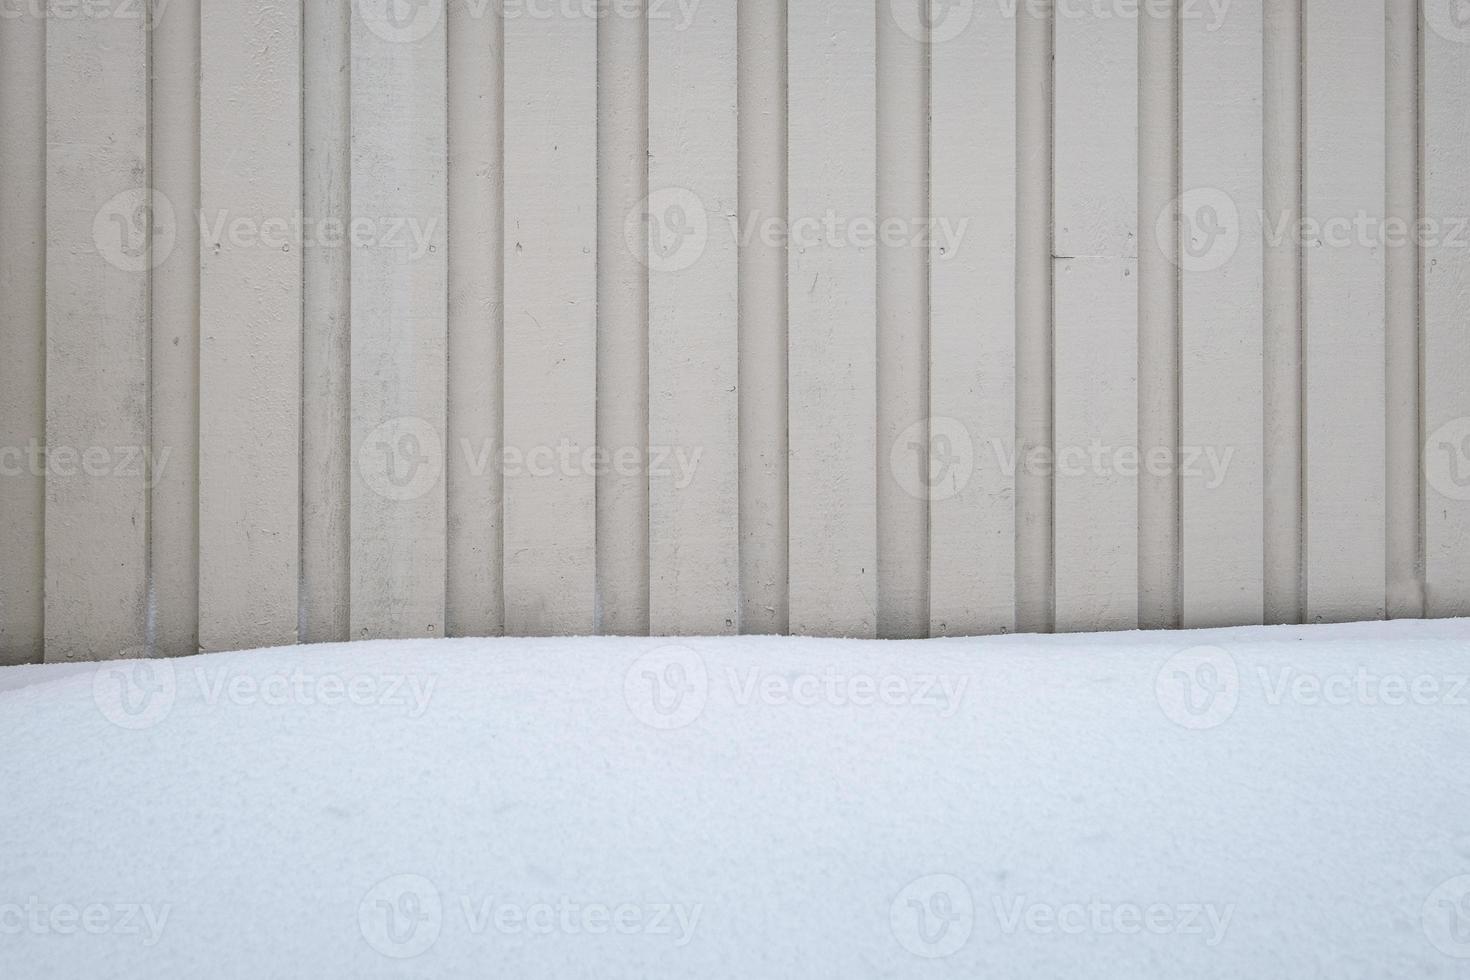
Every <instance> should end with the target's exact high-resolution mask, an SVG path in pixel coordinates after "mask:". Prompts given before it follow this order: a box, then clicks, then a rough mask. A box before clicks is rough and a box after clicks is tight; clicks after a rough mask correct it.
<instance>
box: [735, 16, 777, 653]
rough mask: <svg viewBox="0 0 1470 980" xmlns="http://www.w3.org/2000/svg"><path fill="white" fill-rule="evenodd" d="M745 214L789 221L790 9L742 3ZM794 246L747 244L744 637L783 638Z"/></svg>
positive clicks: (743, 281)
mask: <svg viewBox="0 0 1470 980" xmlns="http://www.w3.org/2000/svg"><path fill="white" fill-rule="evenodd" d="M738 18H739V21H740V25H739V47H740V51H739V57H738V61H739V66H738V67H739V76H740V79H739V87H740V93H739V100H740V108H739V113H738V115H739V128H740V133H739V137H740V138H739V142H738V151H737V152H738V155H739V167H738V170H739V183H740V186H739V208H738V211H737V214H738V215H740V218H741V220H742V221H743V222H746V223H756V222H761V221H765V220H769V219H778V220H783V224H784V218H785V217H786V214H787V210H786V3H785V0H742V2H741V3H740V4H738ZM786 270H787V259H786V236H785V234H784V229H782V233H781V234H772V235H771V236H769V237H765V236H760V235H756V236H752V237H751V238H750V239H748V240H745V239H742V241H741V243H740V277H739V278H740V282H739V291H740V293H739V295H740V299H739V306H740V392H739V395H740V397H739V401H740V594H741V599H742V609H741V617H740V628H741V631H742V632H745V633H759V634H769V633H776V634H781V633H785V632H786V631H787V625H788V623H789V614H788V609H789V604H788V596H789V590H788V575H787V547H788V541H789V536H788V524H787V492H786V491H787V473H788V453H787V433H786V425H787V411H786V406H787V369H786V368H787V362H786V352H787V340H786V308H787V305H786Z"/></svg>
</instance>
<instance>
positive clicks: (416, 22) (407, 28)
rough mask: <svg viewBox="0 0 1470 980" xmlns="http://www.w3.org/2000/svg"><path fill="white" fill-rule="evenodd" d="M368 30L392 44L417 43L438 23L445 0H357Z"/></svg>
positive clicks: (360, 14)
mask: <svg viewBox="0 0 1470 980" xmlns="http://www.w3.org/2000/svg"><path fill="white" fill-rule="evenodd" d="M357 12H358V14H359V16H361V17H362V21H363V23H364V24H366V25H367V29H368V30H370V31H372V32H373V33H374V34H375V35H377V36H378V37H380V38H382V39H383V40H384V41H387V42H389V43H390V44H414V43H416V42H418V41H422V40H423V39H424V38H426V37H428V36H429V35H430V34H432V33H433V31H434V28H436V27H438V26H439V20H440V18H442V17H443V16H444V0H357Z"/></svg>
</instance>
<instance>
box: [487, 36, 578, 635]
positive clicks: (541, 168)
mask: <svg viewBox="0 0 1470 980" xmlns="http://www.w3.org/2000/svg"><path fill="white" fill-rule="evenodd" d="M596 140H597V21H596V19H595V18H593V17H584V16H570V17H560V16H559V17H553V18H549V19H532V18H529V17H518V18H514V19H507V21H506V25H505V145H506V147H507V151H506V161H505V165H506V166H505V443H506V448H507V450H508V451H509V452H510V453H512V454H514V456H515V459H516V460H521V461H528V462H524V463H518V465H516V466H514V467H510V468H508V471H507V473H506V477H505V616H506V631H507V632H508V633H516V634H531V635H536V634H561V633H589V632H592V631H593V629H594V627H595V625H596V622H597V613H596V606H597V597H596V561H595V538H596V489H597V481H596V474H595V472H594V469H593V467H591V466H587V465H585V460H586V456H587V453H588V452H590V451H592V450H593V447H594V443H595V440H596V419H597V416H596V404H595V402H596V392H597V377H596V373H597V338H596V316H597V311H596V300H597V218H596V214H597V144H596ZM558 457H563V458H565V459H567V460H570V462H569V463H566V464H564V463H563V462H561V461H560V460H559V458H558Z"/></svg>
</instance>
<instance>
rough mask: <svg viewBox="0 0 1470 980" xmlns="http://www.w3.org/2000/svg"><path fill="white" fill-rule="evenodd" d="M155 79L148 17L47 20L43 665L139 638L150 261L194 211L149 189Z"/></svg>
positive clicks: (144, 556) (132, 646) (102, 652)
mask: <svg viewBox="0 0 1470 980" xmlns="http://www.w3.org/2000/svg"><path fill="white" fill-rule="evenodd" d="M8 30H9V29H7V31H8ZM148 87H149V86H148V25H147V24H146V23H144V21H143V20H142V19H141V18H138V17H134V18H97V17H80V18H50V19H48V20H47V23H46V83H45V88H46V137H45V138H46V444H47V451H48V462H47V464H46V466H45V472H46V517H45V524H46V538H45V540H46V638H45V639H46V648H45V656H46V659H47V660H48V661H65V660H95V659H107V658H111V657H117V656H120V655H122V654H124V653H125V652H126V651H129V650H131V651H133V653H134V654H136V652H137V649H138V648H139V647H140V646H141V645H142V644H143V643H144V641H145V640H146V622H145V619H146V615H147V600H148V489H147V484H148V474H147V469H146V467H145V466H144V465H143V451H144V450H145V449H146V448H147V447H148V446H149V436H148V432H149V426H148V415H149V408H148V401H149V384H148V374H149V372H148V360H149V356H148V355H149V347H150V345H151V338H150V336H149V314H150V311H149V300H148V296H149V279H150V276H149V270H150V267H151V266H152V264H153V263H154V261H156V260H157V259H158V258H160V257H162V256H163V255H165V254H166V253H167V252H168V251H169V250H170V249H171V248H172V233H173V232H174V231H175V222H176V221H177V220H188V216H187V215H183V216H179V215H176V214H171V213H170V211H171V208H170V207H169V205H168V203H167V200H166V199H165V198H161V197H159V196H158V195H155V194H153V193H152V191H151V185H150V183H149V182H150V181H151V179H152V172H151V169H150V167H149V156H150V154H149V145H148V116H149V113H148V102H149V93H148ZM10 138H11V137H10V136H9V134H7V137H6V139H7V141H8V140H9V139H10ZM32 138H35V136H34V135H33V137H32ZM84 463H88V464H89V465H87V466H84V465H83V464H84Z"/></svg>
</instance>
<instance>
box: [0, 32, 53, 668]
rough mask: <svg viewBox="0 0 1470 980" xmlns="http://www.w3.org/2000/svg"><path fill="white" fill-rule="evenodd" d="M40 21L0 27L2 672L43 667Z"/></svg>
mask: <svg viewBox="0 0 1470 980" xmlns="http://www.w3.org/2000/svg"><path fill="white" fill-rule="evenodd" d="M45 66H46V22H45V21H44V20H43V19H41V18H39V17H6V18H3V19H0V132H3V133H5V134H6V138H5V139H4V140H0V173H4V174H6V175H7V179H8V181H9V183H10V188H9V190H8V191H7V192H6V193H5V194H4V195H3V196H0V323H3V324H4V327H5V328H4V330H3V331H0V453H3V454H4V455H3V458H0V511H3V512H4V514H5V518H4V520H3V521H0V554H4V555H5V556H6V558H5V561H3V562H0V665H6V664H18V663H32V662H35V661H38V660H40V659H41V648H42V644H43V641H44V637H43V634H44V629H45V626H44V618H45V602H44V598H43V583H44V581H45V556H44V551H43V549H44V543H43V531H44V528H45V520H46V519H45V506H46V480H45V469H44V467H43V466H42V465H41V464H40V462H39V460H38V459H37V458H36V456H35V454H33V453H32V451H31V447H33V446H34V447H37V448H38V449H39V447H40V446H42V445H44V444H45V441H46V383H45V382H46V276H45V268H46V94H45V89H44V87H43V86H41V85H38V84H36V80H37V79H39V78H42V77H44V75H45V71H46V67H45Z"/></svg>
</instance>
